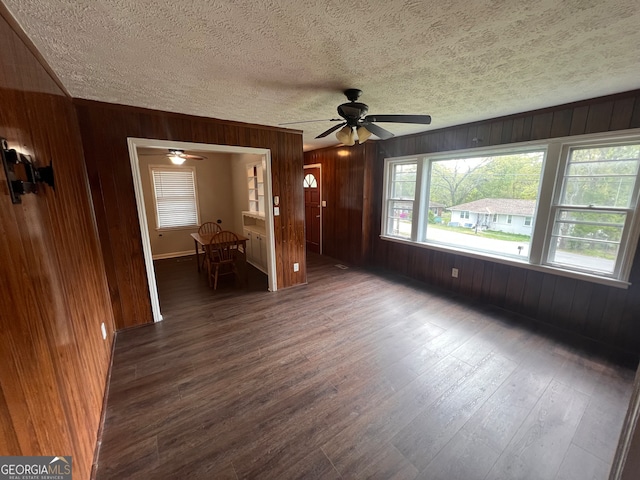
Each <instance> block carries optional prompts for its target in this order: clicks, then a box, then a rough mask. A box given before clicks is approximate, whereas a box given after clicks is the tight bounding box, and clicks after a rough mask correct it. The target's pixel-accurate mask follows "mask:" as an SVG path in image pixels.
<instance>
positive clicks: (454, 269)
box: [451, 268, 458, 278]
mask: <svg viewBox="0 0 640 480" xmlns="http://www.w3.org/2000/svg"><path fill="white" fill-rule="evenodd" d="M451 276H452V277H453V278H458V269H457V268H452V269H451Z"/></svg>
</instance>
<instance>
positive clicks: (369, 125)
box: [316, 88, 431, 145]
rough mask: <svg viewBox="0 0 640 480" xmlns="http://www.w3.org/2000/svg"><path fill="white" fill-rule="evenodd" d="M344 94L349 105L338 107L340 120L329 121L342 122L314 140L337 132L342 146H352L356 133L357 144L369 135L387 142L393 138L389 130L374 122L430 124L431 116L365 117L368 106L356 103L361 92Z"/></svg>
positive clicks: (353, 91)
mask: <svg viewBox="0 0 640 480" xmlns="http://www.w3.org/2000/svg"><path fill="white" fill-rule="evenodd" d="M344 94H345V95H346V97H347V99H348V100H349V103H343V104H342V105H339V106H338V115H340V116H341V117H342V119H340V118H334V119H331V121H341V120H344V121H343V122H342V123H339V124H338V125H335V126H333V127H331V128H330V129H328V130H326V131H324V132H322V133H321V134H320V135H318V136H317V137H316V138H324V137H326V136H327V135H329V134H330V133H333V132H335V131H336V130H338V132H337V133H336V138H337V139H338V140H340V142H342V143H343V144H344V145H354V144H355V140H356V139H355V134H356V133H357V135H358V142H359V143H363V142H365V141H366V140H367V139H368V138H369V137H370V136H371V134H373V135H375V136H377V137H378V138H380V139H382V140H387V139H389V138H391V137H393V136H394V135H393V133H391V132H390V131H389V130H385V129H384V128H382V127H380V126H378V125H376V124H375V123H374V122H388V123H417V124H422V125H429V124H430V123H431V116H429V115H367V113H369V106H368V105H365V104H364V103H360V102H358V101H357V100H358V98H359V97H360V95H361V94H362V90H359V89H357V88H349V89H347V90H345V91H344ZM354 130H355V132H354Z"/></svg>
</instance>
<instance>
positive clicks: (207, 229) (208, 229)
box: [198, 222, 222, 269]
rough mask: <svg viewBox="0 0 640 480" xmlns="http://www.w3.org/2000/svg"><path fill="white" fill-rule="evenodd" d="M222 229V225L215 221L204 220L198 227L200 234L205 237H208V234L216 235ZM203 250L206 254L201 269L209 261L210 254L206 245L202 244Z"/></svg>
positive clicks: (201, 262)
mask: <svg viewBox="0 0 640 480" xmlns="http://www.w3.org/2000/svg"><path fill="white" fill-rule="evenodd" d="M221 231H222V227H220V225H218V224H217V223H215V222H204V223H203V224H202V225H200V227H199V228H198V234H200V235H201V236H203V237H206V236H208V235H214V234H216V233H220V232H221ZM202 250H203V252H204V255H203V256H202V260H200V268H201V269H202V268H203V267H204V263H205V262H206V261H207V255H208V254H209V252H207V246H206V245H202Z"/></svg>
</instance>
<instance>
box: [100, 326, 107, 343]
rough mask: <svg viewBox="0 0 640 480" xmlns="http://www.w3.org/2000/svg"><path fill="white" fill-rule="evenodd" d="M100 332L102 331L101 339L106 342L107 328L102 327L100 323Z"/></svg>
mask: <svg viewBox="0 0 640 480" xmlns="http://www.w3.org/2000/svg"><path fill="white" fill-rule="evenodd" d="M100 330H102V339H103V340H106V339H107V327H105V326H104V322H102V325H100Z"/></svg>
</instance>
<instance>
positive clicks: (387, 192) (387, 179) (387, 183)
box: [382, 156, 428, 240]
mask: <svg viewBox="0 0 640 480" xmlns="http://www.w3.org/2000/svg"><path fill="white" fill-rule="evenodd" d="M415 162H417V157H416V156H411V157H402V158H401V159H398V161H395V162H393V163H392V164H389V165H388V166H387V163H386V161H385V175H384V184H383V189H384V199H385V201H384V203H383V206H382V208H383V209H384V212H383V215H382V218H383V225H382V231H383V232H385V235H386V232H388V228H389V224H390V222H389V220H390V219H389V214H388V212H389V208H390V207H391V203H392V202H412V203H413V206H412V210H411V212H412V218H411V237H410V238H415V234H416V232H417V227H418V222H416V221H415V220H416V218H415V212H417V211H418V209H417V208H416V205H419V204H420V203H419V202H420V199H419V193H418V185H420V177H421V175H422V171H421V167H420V165H419V164H417V168H416V189H415V191H414V195H413V200H407V199H402V198H395V197H391V188H392V187H393V184H394V182H393V181H392V179H391V174H390V172H391V169H392V168H393V167H394V166H395V165H411V164H413V163H415ZM418 163H419V162H418ZM427 217H428V214H427ZM393 238H401V239H404V240H407V239H406V238H405V237H395V236H394V237H393Z"/></svg>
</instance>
